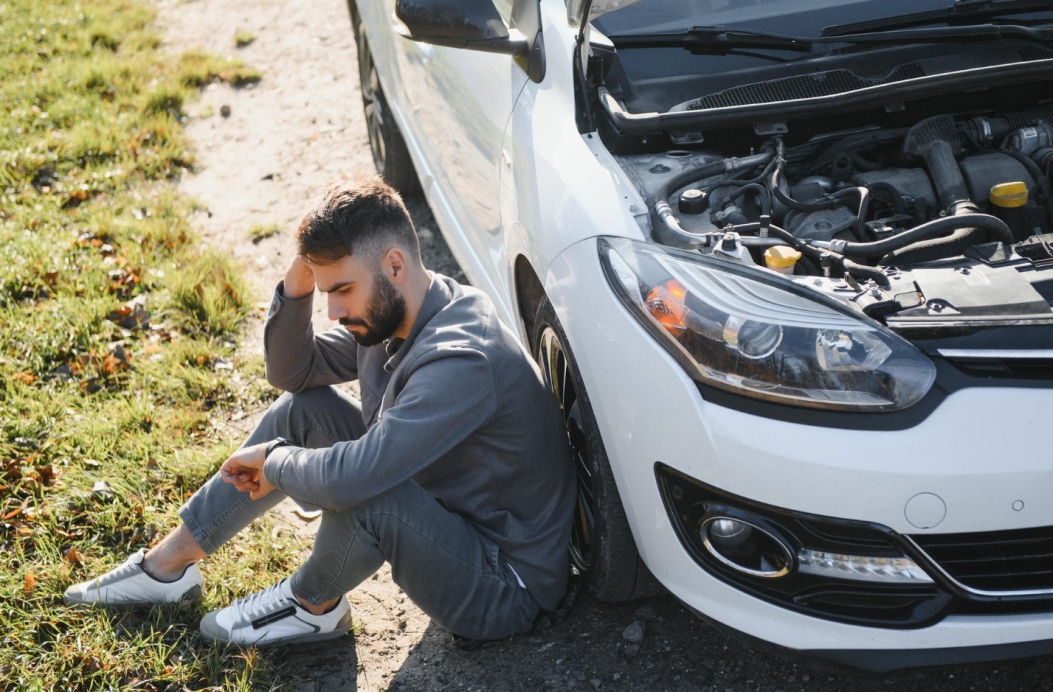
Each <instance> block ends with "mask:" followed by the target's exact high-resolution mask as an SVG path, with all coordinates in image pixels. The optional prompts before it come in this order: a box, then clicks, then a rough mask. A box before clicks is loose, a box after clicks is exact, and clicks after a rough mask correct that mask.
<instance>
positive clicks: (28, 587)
mask: <svg viewBox="0 0 1053 692" xmlns="http://www.w3.org/2000/svg"><path fill="white" fill-rule="evenodd" d="M36 587H37V578H36V576H34V574H33V572H32V571H30V572H26V581H25V584H23V585H22V591H24V592H25V593H27V594H28V593H32V591H33V589H35V588H36Z"/></svg>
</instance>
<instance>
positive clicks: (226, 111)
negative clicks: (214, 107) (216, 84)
mask: <svg viewBox="0 0 1053 692" xmlns="http://www.w3.org/2000/svg"><path fill="white" fill-rule="evenodd" d="M219 114H220V115H222V116H223V117H224V118H229V117H230V106H228V105H227V104H225V103H224V104H223V105H222V106H220V107H219Z"/></svg>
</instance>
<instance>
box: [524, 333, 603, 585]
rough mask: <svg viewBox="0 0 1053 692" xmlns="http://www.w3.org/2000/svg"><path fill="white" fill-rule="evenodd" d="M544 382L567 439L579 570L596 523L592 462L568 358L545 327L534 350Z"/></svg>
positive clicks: (574, 545)
mask: <svg viewBox="0 0 1053 692" xmlns="http://www.w3.org/2000/svg"><path fill="white" fill-rule="evenodd" d="M537 361H538V366H539V368H540V369H541V373H542V376H543V378H544V381H545V384H546V385H547V386H548V387H549V389H550V390H551V391H552V394H553V395H554V396H555V397H556V400H557V401H558V402H559V405H560V409H561V412H562V414H563V421H564V423H565V424H566V426H567V440H568V442H569V443H570V448H571V455H572V457H573V463H574V469H575V478H576V479H577V493H576V500H577V501H576V505H577V507H576V508H575V512H574V526H573V529H572V531H571V545H570V552H571V559H572V560H573V562H574V565H575V566H576V567H577V568H578V569H579V570H582V571H585V570H588V569H589V565H590V563H591V557H592V534H593V530H594V527H595V525H596V517H595V503H596V497H595V493H594V487H593V483H594V482H595V479H594V478H593V472H592V465H591V464H590V463H589V450H588V443H587V439H588V438H587V437H586V435H585V433H584V431H583V430H582V411H581V404H580V402H579V401H578V396H577V391H576V387H575V383H574V376H573V373H572V372H571V368H570V361H569V358H568V357H567V354H566V351H564V350H563V347H562V344H561V343H560V341H559V338H558V336H557V335H556V333H555V331H554V330H552V329H551V328H546V329H545V331H544V332H543V333H542V335H541V339H540V343H539V344H538V354H537Z"/></svg>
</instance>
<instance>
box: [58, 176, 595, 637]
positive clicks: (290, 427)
mask: <svg viewBox="0 0 1053 692" xmlns="http://www.w3.org/2000/svg"><path fill="white" fill-rule="evenodd" d="M296 242H297V251H298V254H297V257H296V259H295V260H293V262H292V265H291V266H290V267H289V270H288V272H287V273H286V276H285V280H284V281H283V282H282V283H279V284H278V287H277V289H276V290H275V294H274V300H273V302H272V304H271V309H270V312H269V314H268V318H267V324H266V328H265V331H264V355H265V359H266V365H267V379H268V381H269V382H270V383H271V384H273V385H274V386H275V387H278V388H279V389H283V390H285V391H286V393H285V394H283V395H282V396H281V397H280V398H279V399H278V400H277V401H276V402H275V403H274V404H272V405H271V407H270V408H269V409H268V410H267V413H266V414H265V415H264V417H263V419H262V420H261V421H260V424H259V426H257V428H256V429H255V431H254V432H253V433H252V434H251V435H250V436H249V438H248V440H246V442H245V444H244V445H243V446H242V447H241V448H240V449H239V450H238V451H236V452H235V453H234V454H233V455H231V457H230V458H229V459H227V460H226V461H225V462H224V463H223V465H222V467H221V468H220V470H219V473H217V474H216V475H215V476H213V477H212V478H211V479H210V480H209V481H208V482H207V483H206V484H205V485H204V486H203V487H202V488H201V489H199V490H198V491H197V492H196V493H195V494H194V495H193V497H191V498H190V500H189V501H188V502H187V503H186V504H185V505H184V506H183V507H182V508H181V509H180V512H179V513H180V517H181V518H182V520H183V523H182V525H181V526H179V527H178V528H177V529H176V530H175V531H174V532H173V533H171V534H169V535H168V536H166V537H165V538H164V539H163V540H162V541H161V542H160V543H158V544H157V545H156V546H155V547H154V548H152V549H151V550H150V551H149V552H145V553H144V552H143V551H139V552H138V553H136V554H135V555H133V556H132V557H131V558H129V559H128V561H127V562H125V563H124V564H123V565H121V566H120V567H118V568H117V569H115V570H113V571H111V572H109V573H107V574H105V575H103V576H102V577H99V578H98V579H94V580H91V581H87V582H83V583H81V584H77V585H75V586H72V587H70V588H69V589H68V590H67V591H66V594H65V600H66V602H67V603H77V604H107V605H113V606H120V605H134V604H143V603H161V602H174V601H179V600H181V599H183V598H187V597H196V596H198V595H199V594H200V591H201V588H202V578H201V574H200V572H199V571H198V568H197V565H196V563H197V562H198V561H200V560H201V559H202V558H204V557H206V556H207V555H208V554H210V553H212V552H214V551H216V550H217V549H218V548H219V547H220V546H221V545H222V544H223V543H225V542H226V541H228V540H229V539H230V538H231V537H232V536H234V534H236V533H237V532H238V531H240V530H241V529H242V528H244V527H245V526H247V525H248V524H249V523H250V522H251V521H252V520H254V519H256V518H257V517H259V516H260V515H261V514H263V513H264V512H265V511H267V510H268V509H269V508H271V507H273V506H274V505H275V504H277V503H278V502H279V501H280V500H281V499H282V498H283V497H285V496H286V495H288V496H289V497H292V498H293V499H294V500H296V501H297V502H300V503H302V504H305V505H313V506H317V507H321V508H323V511H322V518H321V524H320V526H319V528H318V535H317V536H316V538H315V543H314V550H313V551H312V553H311V555H310V557H309V558H308V559H307V561H306V562H305V563H304V564H303V565H302V566H301V567H300V569H299V570H298V571H297V572H296V573H295V574H294V575H292V576H291V577H289V578H287V579H283V580H281V581H279V582H278V583H277V584H275V585H274V586H272V587H270V588H268V589H266V590H264V591H261V592H259V593H256V594H253V595H251V596H249V597H247V598H244V599H238V600H236V601H234V603H232V604H231V605H230V606H228V607H227V608H224V609H222V610H219V611H215V612H212V613H209V614H208V615H207V616H205V618H204V619H203V620H202V622H201V632H202V634H203V635H204V636H205V637H207V638H209V639H212V640H219V641H229V642H234V643H237V644H241V645H252V644H275V643H279V642H284V643H293V642H305V641H319V640H324V639H331V638H334V637H338V636H340V635H342V634H344V633H345V632H346V631H347V630H348V629H349V627H350V621H351V613H350V605H349V604H348V601H347V598H346V596H345V594H346V592H348V591H350V590H351V589H353V588H354V587H355V586H356V585H358V584H359V583H361V582H362V581H364V580H365V579H366V578H368V577H369V576H371V575H372V574H373V573H374V572H376V570H377V569H378V568H380V566H381V565H382V564H383V563H384V562H385V561H387V562H389V563H391V573H392V577H393V579H394V581H395V583H396V584H398V585H399V586H400V587H401V588H402V589H403V590H404V591H405V592H406V593H407V595H409V597H410V598H411V599H412V600H413V601H414V602H415V603H416V604H417V605H418V606H420V608H421V609H422V610H423V611H424V612H425V613H427V614H428V615H429V616H430V617H431V618H432V619H433V620H435V621H436V622H438V623H439V624H440V625H442V626H443V627H445V628H447V629H448V630H450V631H452V632H453V633H455V634H457V635H460V636H463V637H467V638H470V639H476V640H492V639H500V638H504V637H508V636H510V635H513V634H517V633H521V632H525V631H527V630H529V629H530V627H531V624H532V621H533V620H534V618H535V616H536V615H537V613H538V612H539V610H540V609H545V610H551V609H553V608H554V607H555V606H556V604H557V602H558V601H559V600H560V598H561V597H562V596H563V594H564V591H565V590H566V587H567V579H568V574H569V566H568V560H567V543H568V538H569V532H570V522H571V514H572V512H573V506H574V494H575V477H574V471H573V466H572V463H571V459H570V452H569V448H568V444H567V437H566V432H565V428H564V426H563V420H562V416H561V414H560V411H559V408H558V405H557V402H556V400H555V397H553V396H552V394H551V393H550V392H549V391H547V389H546V388H545V386H544V384H543V382H542V380H541V377H540V375H539V373H538V369H537V368H536V366H535V365H534V363H533V361H532V360H531V359H530V357H529V355H528V354H527V353H526V352H525V351H524V350H523V348H522V347H521V346H520V345H519V343H518V342H517V341H516V339H515V337H514V336H513V334H512V332H511V331H510V330H509V329H508V328H507V327H506V326H505V325H503V324H502V323H501V322H500V321H499V320H498V317H497V314H496V311H495V309H494V306H493V304H492V303H491V301H490V300H489V299H488V298H487V297H486V296H485V295H484V294H483V293H481V292H480V291H477V290H475V289H473V288H470V287H466V286H461V285H460V284H458V283H456V282H455V281H453V280H452V279H449V278H447V277H444V276H440V275H438V274H433V273H431V272H428V271H427V270H426V269H425V268H424V266H423V265H422V264H421V259H420V249H419V246H418V244H417V235H416V232H415V230H414V228H413V224H412V222H411V220H410V218H409V214H408V212H407V211H406V207H405V206H404V205H403V203H402V200H401V199H400V198H399V196H398V194H397V193H396V192H395V191H394V190H392V189H391V188H389V187H387V186H386V185H384V184H383V183H382V182H380V180H379V179H368V180H364V181H356V182H349V183H340V184H337V185H334V186H332V187H330V188H329V189H328V190H327V191H326V193H325V194H324V195H323V196H322V197H321V199H320V200H319V201H318V202H317V203H316V204H315V206H314V208H313V209H311V210H310V211H309V212H308V213H307V215H306V216H305V217H304V219H303V221H302V222H301V223H300V227H299V229H298V230H297V234H296ZM315 288H317V289H318V290H320V291H321V292H323V293H326V294H327V295H328V307H329V317H330V319H333V320H336V321H338V322H339V323H340V325H341V326H340V327H338V328H335V329H333V330H330V331H327V332H324V333H323V334H320V335H317V336H316V335H315V334H314V332H313V330H312V327H311V313H312V300H313V294H314V291H315ZM354 379H357V380H358V381H359V384H360V385H361V392H362V402H361V406H360V405H359V403H358V402H357V401H355V400H354V399H353V398H351V397H349V396H347V395H346V394H345V393H343V392H342V391H341V390H338V389H335V388H334V387H333V385H335V384H338V383H341V382H347V381H350V380H354Z"/></svg>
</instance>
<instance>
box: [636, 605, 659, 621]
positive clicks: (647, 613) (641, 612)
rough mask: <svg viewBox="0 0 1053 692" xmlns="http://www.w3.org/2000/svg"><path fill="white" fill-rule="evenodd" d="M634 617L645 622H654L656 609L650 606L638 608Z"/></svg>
mask: <svg viewBox="0 0 1053 692" xmlns="http://www.w3.org/2000/svg"><path fill="white" fill-rule="evenodd" d="M633 617H634V618H636V619H637V620H643V621H644V622H651V621H652V620H654V608H653V607H652V606H651V605H650V604H648V605H645V606H642V607H640V608H637V609H636V612H635V613H633Z"/></svg>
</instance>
